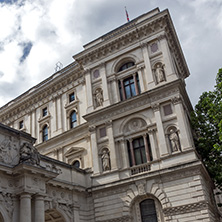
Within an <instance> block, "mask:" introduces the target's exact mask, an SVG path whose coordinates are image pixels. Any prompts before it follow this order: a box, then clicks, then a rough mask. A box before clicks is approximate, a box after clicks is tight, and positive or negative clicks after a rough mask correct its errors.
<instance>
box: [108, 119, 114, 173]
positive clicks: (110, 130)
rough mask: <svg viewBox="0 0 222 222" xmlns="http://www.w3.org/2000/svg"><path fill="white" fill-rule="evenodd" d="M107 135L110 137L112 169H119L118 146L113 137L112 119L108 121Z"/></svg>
mask: <svg viewBox="0 0 222 222" xmlns="http://www.w3.org/2000/svg"><path fill="white" fill-rule="evenodd" d="M106 129H107V136H108V138H109V148H110V161H111V169H112V170H116V169H117V156H116V148H115V141H114V138H113V127H112V121H111V120H109V121H107V122H106Z"/></svg>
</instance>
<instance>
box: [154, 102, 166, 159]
mask: <svg viewBox="0 0 222 222" xmlns="http://www.w3.org/2000/svg"><path fill="white" fill-rule="evenodd" d="M153 111H154V114H155V119H156V125H157V134H158V142H159V151H160V157H162V156H166V155H168V150H167V145H166V139H165V133H164V129H163V123H162V118H161V113H160V107H159V104H154V105H153Z"/></svg>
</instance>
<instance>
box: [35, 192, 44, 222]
mask: <svg viewBox="0 0 222 222" xmlns="http://www.w3.org/2000/svg"><path fill="white" fill-rule="evenodd" d="M44 207H45V204H44V197H43V196H40V195H37V196H35V212H34V213H35V222H45V208H44Z"/></svg>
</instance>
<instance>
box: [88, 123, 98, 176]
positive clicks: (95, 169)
mask: <svg viewBox="0 0 222 222" xmlns="http://www.w3.org/2000/svg"><path fill="white" fill-rule="evenodd" d="M89 131H90V138H91V150H92V159H93V172H94V174H98V173H99V172H100V170H99V157H98V148H97V140H96V127H95V126H90V127H89Z"/></svg>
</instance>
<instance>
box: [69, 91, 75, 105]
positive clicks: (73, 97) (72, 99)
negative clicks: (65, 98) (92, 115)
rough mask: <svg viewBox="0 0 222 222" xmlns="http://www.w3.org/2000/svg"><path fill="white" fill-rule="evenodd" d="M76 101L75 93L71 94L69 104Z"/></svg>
mask: <svg viewBox="0 0 222 222" xmlns="http://www.w3.org/2000/svg"><path fill="white" fill-rule="evenodd" d="M74 100H75V94H74V92H73V93H71V94H69V102H70V103H71V102H72V101H74Z"/></svg>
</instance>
